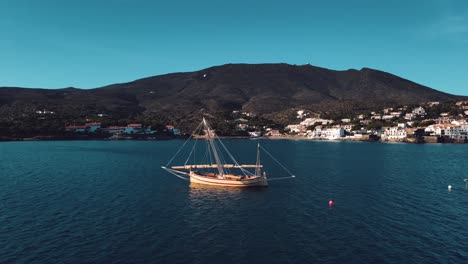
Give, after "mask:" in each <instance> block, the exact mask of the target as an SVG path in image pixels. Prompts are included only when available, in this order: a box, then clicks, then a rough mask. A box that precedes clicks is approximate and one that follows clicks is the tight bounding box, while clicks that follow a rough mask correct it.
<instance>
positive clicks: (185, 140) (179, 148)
mask: <svg viewBox="0 0 468 264" xmlns="http://www.w3.org/2000/svg"><path fill="white" fill-rule="evenodd" d="M201 124H202V123H200V124H199V125H198V127H197V128H196V129H195V131H196V130H198V128H199V127H200V126H201ZM192 137H193V135H190V137H189V138H187V140H185V142H184V144H183V145H182V147H180V148H179V150H177V152H176V154H174V156H173V157H172V158H171V159H170V160H169V162H168V163H167V164H166V167H168V166H169V164H170V163H171V162H172V161H173V160H174V159H175V157H176V156H177V154H179V152H180V151H181V150H182V149H183V148H184V146H185V144H187V142H188V141H189V140H190V139H191V138H192Z"/></svg>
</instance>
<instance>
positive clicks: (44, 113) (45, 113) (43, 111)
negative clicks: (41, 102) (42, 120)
mask: <svg viewBox="0 0 468 264" xmlns="http://www.w3.org/2000/svg"><path fill="white" fill-rule="evenodd" d="M36 114H39V115H53V114H55V112H54V111H50V110H45V109H43V110H37V111H36Z"/></svg>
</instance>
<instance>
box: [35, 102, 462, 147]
mask: <svg viewBox="0 0 468 264" xmlns="http://www.w3.org/2000/svg"><path fill="white" fill-rule="evenodd" d="M447 106H449V107H448V108H447ZM447 109H449V111H443V110H447ZM37 114H40V115H53V114H54V112H52V111H48V110H41V112H40V113H39V112H37ZM294 115H295V117H293V118H290V119H289V120H291V119H292V120H294V121H290V123H289V124H287V125H283V126H281V125H278V124H271V125H269V123H268V122H263V123H259V122H258V120H261V119H259V117H258V116H257V115H256V114H255V113H252V112H247V111H241V110H234V111H232V113H231V114H230V118H229V119H223V120H222V122H224V123H225V124H229V125H230V130H231V131H230V132H231V135H235V136H234V137H244V138H245V137H250V138H270V139H280V138H286V139H308V140H349V141H393V142H408V143H468V101H459V102H453V103H451V104H450V105H447V102H444V103H440V102H427V103H422V104H418V105H412V106H398V107H384V108H382V109H381V110H378V111H368V112H367V111H363V112H362V113H357V114H355V115H349V116H344V117H343V116H341V117H340V118H331V117H328V118H325V117H323V116H322V115H321V114H317V113H314V112H312V111H309V110H303V109H295V110H294ZM99 117H100V118H102V116H99ZM88 121H89V122H88V123H85V124H82V125H75V124H73V125H66V126H65V132H66V133H70V134H72V135H75V136H80V135H81V136H84V135H86V136H88V137H91V138H108V139H158V138H162V137H161V135H165V136H167V137H170V138H177V137H187V136H188V135H189V132H188V131H184V132H185V133H183V132H181V130H179V129H178V128H176V127H174V126H173V125H166V126H165V127H163V128H162V129H160V130H159V131H158V130H155V129H152V128H151V126H145V125H144V124H142V123H129V124H127V125H126V126H103V123H101V122H97V121H96V120H88ZM215 130H217V128H216V127H215ZM187 132H188V133H187ZM218 132H221V131H219V130H217V131H216V133H217V134H218V135H220V136H225V135H223V133H218ZM233 132H234V133H233ZM77 138H79V137H77Z"/></svg>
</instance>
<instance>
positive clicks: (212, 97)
mask: <svg viewBox="0 0 468 264" xmlns="http://www.w3.org/2000/svg"><path fill="white" fill-rule="evenodd" d="M459 98H462V97H460V96H456V95H451V94H447V93H443V92H440V91H437V90H434V89H431V88H429V87H425V86H423V85H419V84H417V83H414V82H411V81H409V80H406V79H403V78H400V77H398V76H395V75H392V74H390V73H386V72H382V71H378V70H373V69H368V68H363V69H361V70H346V71H335V70H329V69H325V68H320V67H315V66H311V65H301V66H296V65H288V64H226V65H222V66H216V67H211V68H207V69H204V70H200V71H196V72H187V73H173V74H166V75H160V76H154V77H149V78H144V79H139V80H135V81H132V82H128V83H120V84H112V85H108V86H105V87H100V88H95V89H86V90H85V89H76V88H66V89H30V88H27V89H26V88H12V87H3V88H0V114H2V115H4V114H5V111H7V112H9V113H10V114H11V113H16V112H24V111H25V110H24V109H29V110H31V111H32V110H34V109H37V108H39V109H40V108H47V109H52V110H55V111H57V112H62V113H66V112H74V113H81V114H82V115H83V114H91V113H107V114H111V115H114V116H116V117H122V118H125V117H131V116H136V115H139V114H142V113H143V114H148V113H159V114H162V115H169V116H173V117H177V116H178V117H180V116H183V115H187V114H190V113H194V112H196V111H200V109H205V110H206V111H210V112H217V111H228V110H236V109H243V110H245V111H250V112H255V113H258V114H267V113H272V112H280V111H284V110H287V109H291V108H299V107H300V108H306V109H311V110H314V111H331V110H342V109H370V108H372V107H377V106H381V105H402V104H415V103H421V102H428V101H448V100H457V99H459ZM29 110H28V111H29Z"/></svg>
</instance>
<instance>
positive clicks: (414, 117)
mask: <svg viewBox="0 0 468 264" xmlns="http://www.w3.org/2000/svg"><path fill="white" fill-rule="evenodd" d="M405 119H406V120H414V119H416V115H415V114H413V113H406V115H405Z"/></svg>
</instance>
